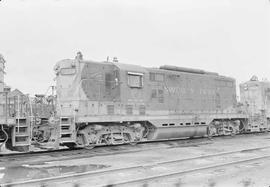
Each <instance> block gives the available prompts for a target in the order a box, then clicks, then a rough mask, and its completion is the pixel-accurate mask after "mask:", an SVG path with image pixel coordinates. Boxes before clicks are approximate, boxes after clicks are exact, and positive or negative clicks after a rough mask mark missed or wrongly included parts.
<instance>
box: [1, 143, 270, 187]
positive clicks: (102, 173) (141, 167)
mask: <svg viewBox="0 0 270 187" xmlns="http://www.w3.org/2000/svg"><path fill="white" fill-rule="evenodd" d="M264 149H270V146H264V147H254V148H250V149H240V150H236V151H229V152H221V153H216V154H208V155H203V156H197V157H190V158H184V159H176V160H169V161H162V162H155V163H149V164H144V165H136V166H131V167H123V168H112V169H102V170H99V171H89V172H83V173H73V174H68V175H63V176H55V177H48V178H42V179H33V180H27V181H18V182H12V183H3V184H0V185H1V186H36V185H40V184H54V183H56V184H57V183H59V182H60V183H62V182H63V181H65V180H66V181H70V180H72V181H74V180H76V178H84V179H86V178H87V179H88V180H89V181H91V178H93V179H96V178H97V177H100V176H106V175H117V174H119V173H129V172H130V173H132V172H136V171H138V170H145V169H147V168H153V167H157V166H158V167H162V166H163V167H164V166H168V167H169V166H170V165H174V166H175V165H177V164H183V163H185V162H194V161H196V160H202V159H211V160H214V159H220V158H219V157H224V156H227V157H228V158H229V157H232V156H233V155H237V154H247V153H252V152H255V151H259V150H264ZM266 158H270V153H269V154H267V155H262V156H252V155H251V157H249V156H248V158H243V159H237V160H232V161H227V162H221V163H215V162H213V163H211V164H208V165H203V166H196V167H193V168H186V169H181V168H179V170H177V171H168V172H165V173H158V174H153V175H149V176H143V177H142V176H137V177H134V178H132V179H129V180H122V181H116V182H114V183H112V185H115V186H129V185H137V184H138V185H139V184H143V183H146V182H150V181H153V180H161V179H166V178H171V177H176V176H181V175H184V174H188V173H192V172H200V171H204V170H209V169H214V168H220V167H225V166H230V165H237V164H243V163H248V162H253V161H258V160H262V159H266ZM91 186H98V187H100V186H107V184H95V185H91Z"/></svg>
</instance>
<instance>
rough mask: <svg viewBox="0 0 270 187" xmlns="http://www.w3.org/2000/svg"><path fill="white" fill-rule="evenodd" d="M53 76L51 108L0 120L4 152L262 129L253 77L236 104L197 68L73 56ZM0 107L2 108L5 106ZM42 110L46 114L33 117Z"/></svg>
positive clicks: (264, 100) (265, 95)
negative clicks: (54, 86)
mask: <svg viewBox="0 0 270 187" xmlns="http://www.w3.org/2000/svg"><path fill="white" fill-rule="evenodd" d="M54 71H55V74H56V78H55V80H56V94H55V96H54V95H52V96H50V98H52V102H47V103H46V102H45V103H44V102H43V103H42V104H38V103H36V102H33V101H32V102H30V101H28V102H24V105H27V106H28V107H26V110H25V111H26V112H24V115H22V113H21V112H19V111H17V112H15V115H14V116H7V115H6V118H5V120H2V121H0V122H1V127H2V130H1V133H0V138H2V139H3V141H2V142H10V145H11V146H9V148H10V149H12V150H19V151H31V150H33V149H31V148H32V147H33V146H36V145H37V144H38V145H39V146H40V145H42V146H43V148H45V149H49V148H53V149H58V148H59V146H67V147H70V148H73V147H84V148H92V147H94V146H98V145H114V144H125V143H130V144H135V143H137V142H145V141H155V140H168V139H181V138H191V137H209V136H210V137H211V136H220V135H235V134H239V133H248V132H249V133H251V132H265V131H268V130H269V124H270V120H269V119H270V114H269V107H270V103H269V101H270V83H269V82H267V81H258V79H254V77H253V78H252V79H251V80H250V81H248V82H246V83H243V84H241V85H240V99H241V100H240V102H239V101H237V97H236V83H235V79H233V78H231V77H226V76H222V75H219V74H218V73H214V72H208V71H204V70H200V69H192V68H183V67H176V66H170V65H164V66H161V67H159V68H147V67H142V66H138V65H130V64H122V63H119V62H118V61H117V59H116V58H115V59H114V60H113V61H109V60H106V61H103V62H96V61H90V60H84V59H83V57H82V54H81V53H78V54H77V56H76V58H75V59H65V60H62V61H59V62H58V63H57V64H56V65H55V67H54ZM4 100H7V99H2V101H4ZM20 104H21V105H22V102H21V103H20ZM18 105H19V104H18ZM1 106H3V107H2V108H3V110H5V108H7V107H5V106H8V104H7V103H5V102H3V103H2V105H1ZM16 106H17V105H16ZM33 106H34V107H33ZM44 106H45V108H47V110H46V111H47V113H46V115H41V114H42V113H43V112H36V111H39V110H38V108H40V107H44ZM14 110H15V111H16V108H15V109H14ZM29 111H31V112H29ZM48 111H49V112H48ZM37 113H39V114H38V115H37ZM33 114H35V115H33ZM40 116H43V117H42V118H41V117H40ZM3 119H4V118H3ZM9 120H10V122H9V123H7V121H9ZM23 127H24V128H25V130H24V131H23ZM21 137H26V139H23V138H21ZM24 140H25V141H24ZM3 144H4V143H3ZM22 148H23V149H22Z"/></svg>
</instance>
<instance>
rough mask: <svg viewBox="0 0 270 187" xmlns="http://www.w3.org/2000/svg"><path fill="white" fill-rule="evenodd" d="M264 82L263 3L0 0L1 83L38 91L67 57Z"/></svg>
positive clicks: (266, 35)
mask: <svg viewBox="0 0 270 187" xmlns="http://www.w3.org/2000/svg"><path fill="white" fill-rule="evenodd" d="M77 51H81V52H82V53H83V56H84V58H85V59H89V60H96V61H103V60H106V57H107V56H109V57H111V58H113V57H114V56H116V57H117V58H118V59H119V62H121V63H127V64H137V65H141V66H146V67H159V66H161V65H164V64H167V65H175V66H181V67H190V68H198V69H204V70H207V71H213V72H218V73H219V74H221V75H225V76H230V77H233V78H235V79H236V81H237V84H239V83H241V82H244V81H248V80H249V79H250V78H251V76H252V75H257V76H258V77H259V79H260V80H262V79H268V80H270V63H269V62H270V61H269V60H270V53H269V52H270V1H269V0H218V1H217V0H128V1H127V0H91V1H89V0H1V1H0V54H2V55H3V56H4V57H5V59H6V61H7V64H6V73H7V74H6V77H5V81H6V83H7V84H8V85H9V86H11V87H12V88H13V89H14V88H18V89H20V90H21V91H23V92H24V93H29V94H31V95H33V94H36V93H38V94H44V93H45V92H46V90H47V89H48V87H49V86H50V85H53V84H54V81H53V79H54V77H55V75H54V72H53V67H54V65H55V63H56V62H57V61H60V60H62V59H67V58H74V57H75V55H76V52H77Z"/></svg>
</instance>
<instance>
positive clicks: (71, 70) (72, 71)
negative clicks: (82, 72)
mask: <svg viewBox="0 0 270 187" xmlns="http://www.w3.org/2000/svg"><path fill="white" fill-rule="evenodd" d="M60 73H61V75H74V74H75V73H76V69H75V68H62V69H61V70H60Z"/></svg>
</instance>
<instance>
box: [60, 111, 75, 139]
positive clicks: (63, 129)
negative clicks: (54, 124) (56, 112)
mask: <svg viewBox="0 0 270 187" xmlns="http://www.w3.org/2000/svg"><path fill="white" fill-rule="evenodd" d="M75 118H76V116H75V114H74V115H73V117H64V116H62V109H60V122H59V125H60V129H59V131H60V132H59V135H60V143H76V133H75V132H76V127H75Z"/></svg>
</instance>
